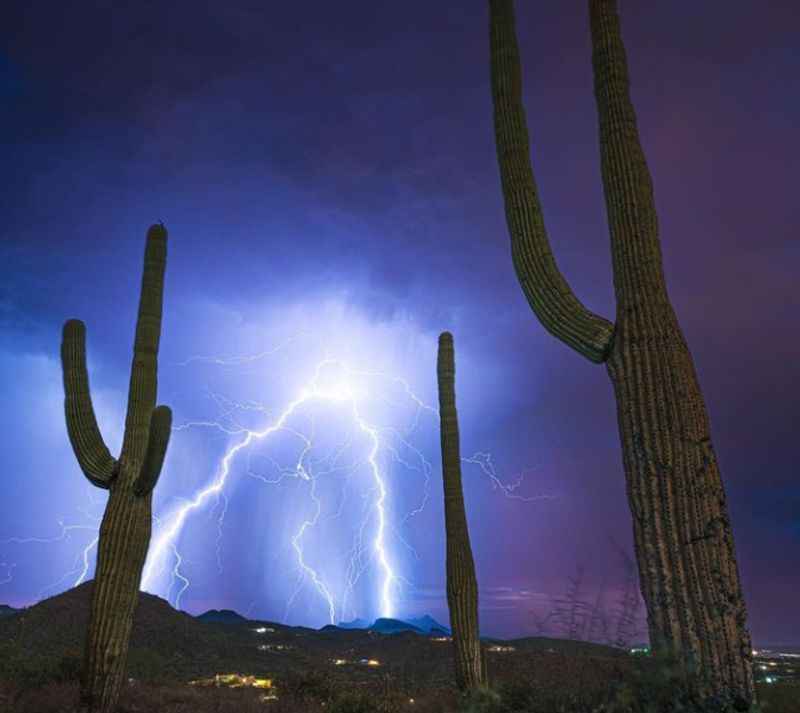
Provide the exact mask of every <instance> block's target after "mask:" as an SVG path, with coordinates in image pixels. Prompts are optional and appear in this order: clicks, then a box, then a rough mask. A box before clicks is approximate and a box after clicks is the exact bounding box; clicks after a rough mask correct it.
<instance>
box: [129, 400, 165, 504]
mask: <svg viewBox="0 0 800 713" xmlns="http://www.w3.org/2000/svg"><path fill="white" fill-rule="evenodd" d="M171 431H172V411H171V410H170V408H169V406H156V408H154V409H153V415H152V416H151V418H150V436H149V438H148V440H147V452H146V453H145V456H144V462H143V463H142V470H141V471H140V472H139V477H138V478H137V479H136V482H135V483H134V484H133V492H134V493H135V494H136V495H140V496H144V495H149V494H150V493H151V492H153V488H155V487H156V483H157V482H158V476H159V475H161V467H162V466H163V465H164V456H166V454H167V445H168V444H169V436H170V433H171Z"/></svg>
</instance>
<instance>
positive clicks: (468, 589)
mask: <svg viewBox="0 0 800 713" xmlns="http://www.w3.org/2000/svg"><path fill="white" fill-rule="evenodd" d="M455 371H456V367H455V353H454V349H453V336H452V335H451V334H449V333H448V332H444V333H442V334H441V336H440V337H439V357H438V364H437V374H438V378H439V418H440V422H441V434H440V435H441V441H442V476H443V481H444V520H445V531H446V534H447V605H448V608H449V610H450V628H451V630H452V632H453V650H454V654H455V667H456V684H457V685H458V687H459V688H460V689H462V690H470V689H474V688H479V687H480V686H482V685H483V684H484V678H485V676H484V669H483V661H482V658H481V642H480V637H479V633H478V581H477V578H476V577H475V563H474V561H473V559H472V547H471V546H470V542H469V529H468V527H467V513H466V509H465V507H464V492H463V489H462V487H461V454H460V446H459V437H458V414H457V413H456V393H455Z"/></svg>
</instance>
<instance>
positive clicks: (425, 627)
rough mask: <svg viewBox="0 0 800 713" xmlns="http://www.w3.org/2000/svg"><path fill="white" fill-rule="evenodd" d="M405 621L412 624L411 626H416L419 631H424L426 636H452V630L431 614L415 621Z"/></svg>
mask: <svg viewBox="0 0 800 713" xmlns="http://www.w3.org/2000/svg"><path fill="white" fill-rule="evenodd" d="M405 621H406V622H407V623H409V624H411V626H415V627H416V628H417V629H420V630H422V631H424V632H425V633H426V634H441V635H443V636H446V635H449V634H450V629H448V628H447V627H446V626H444V625H443V624H440V623H439V622H438V621H436V619H434V618H433V617H432V616H431V615H430V614H425V615H424V616H420V617H417V618H415V619H405Z"/></svg>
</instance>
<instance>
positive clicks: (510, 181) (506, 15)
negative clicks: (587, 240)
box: [489, 0, 614, 363]
mask: <svg viewBox="0 0 800 713" xmlns="http://www.w3.org/2000/svg"><path fill="white" fill-rule="evenodd" d="M489 6H490V16H491V26H490V36H491V73H492V100H493V103H494V130H495V139H496V143H497V161H498V164H499V167H500V177H501V181H502V186H503V196H504V199H505V212H506V222H507V224H508V231H509V234H510V236H511V256H512V260H513V262H514V269H515V270H516V273H517V277H518V279H519V282H520V285H521V287H522V291H523V292H524V294H525V297H526V298H527V300H528V303H529V304H530V306H531V309H533V311H534V313H535V314H536V316H537V317H538V319H539V321H540V322H541V323H542V326H544V328H545V329H547V331H549V332H550V333H551V334H553V335H554V336H555V337H557V338H558V339H560V340H561V341H562V342H564V343H565V344H567V345H568V346H570V347H572V348H573V349H575V350H576V351H577V352H578V353H580V354H582V355H583V356H585V357H586V358H587V359H589V360H590V361H593V362H596V363H601V362H603V361H605V359H606V356H607V355H608V352H609V349H610V346H611V342H612V338H613V333H614V325H613V324H612V323H611V322H609V321H608V320H606V319H604V318H603V317H600V316H598V315H596V314H594V313H593V312H591V311H589V310H588V309H587V308H586V307H584V305H583V304H582V303H581V302H580V300H579V299H578V298H577V297H576V296H575V294H574V293H573V292H572V289H571V288H570V286H569V284H568V283H567V281H566V279H565V278H564V276H563V275H562V274H561V272H560V271H559V269H558V266H557V265H556V262H555V258H554V257H553V253H552V250H551V248H550V242H549V239H548V236H547V230H546V229H545V225H544V217H543V215H542V207H541V204H540V202H539V194H538V191H537V187H536V180H535V178H534V176H533V170H532V168H531V160H530V139H529V137H528V129H527V125H526V120H525V109H524V107H523V105H522V72H521V69H520V59H519V47H518V46H517V38H516V33H515V29H514V7H513V1H512V0H490V2H489Z"/></svg>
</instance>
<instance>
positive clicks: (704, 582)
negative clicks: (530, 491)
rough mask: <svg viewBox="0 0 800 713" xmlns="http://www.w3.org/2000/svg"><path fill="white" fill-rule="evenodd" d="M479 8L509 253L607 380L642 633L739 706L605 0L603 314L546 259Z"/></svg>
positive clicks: (697, 414)
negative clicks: (609, 292) (608, 269)
mask: <svg viewBox="0 0 800 713" xmlns="http://www.w3.org/2000/svg"><path fill="white" fill-rule="evenodd" d="M490 11H491V59H492V94H493V100H494V117H495V136H496V141H497V156H498V163H499V166H500V173H501V178H502V186H503V195H504V198H505V206H506V218H507V221H508V228H509V232H510V235H511V246H512V256H513V261H514V266H515V269H516V272H517V275H518V277H519V281H520V284H521V286H522V289H523V291H524V293H525V295H526V297H527V298H528V301H529V303H530V305H531V307H532V309H533V311H534V312H535V314H536V315H537V317H538V318H539V320H540V321H541V322H542V324H543V325H544V327H545V328H546V329H548V331H550V332H551V333H552V334H554V335H555V336H556V337H558V338H559V339H561V340H562V341H563V342H565V343H566V344H568V345H569V346H571V347H573V348H574V349H575V350H576V351H578V352H579V353H580V354H582V355H583V356H585V357H587V358H588V359H590V360H591V361H594V362H597V363H605V364H606V368H607V370H608V374H609V376H610V378H611V381H612V384H613V386H614V392H615V395H616V402H617V415H618V422H619V432H620V439H621V442H622V454H623V464H624V469H625V476H626V481H627V493H628V502H629V504H630V509H631V513H632V515H633V531H634V542H635V548H636V557H637V561H638V565H639V578H640V584H641V589H642V594H643V596H644V600H645V603H646V605H647V614H648V624H649V629H650V639H651V643H652V644H653V646H654V647H655V649H656V650H658V651H662V652H669V653H671V654H673V655H677V656H678V658H679V659H680V660H681V661H683V664H684V667H685V671H686V673H687V681H689V682H690V684H691V685H692V687H693V689H694V691H695V693H696V694H697V697H698V698H699V699H701V700H704V701H709V700H714V701H718V702H719V703H720V704H723V703H734V704H736V705H738V706H746V705H747V704H749V703H750V702H751V701H752V700H753V699H754V689H753V673H752V650H751V644H750V635H749V633H748V630H747V621H746V619H747V615H746V610H745V603H744V599H743V597H742V590H741V586H740V583H739V574H738V568H737V564H736V556H735V552H734V544H733V533H732V531H731V524H730V519H729V517H728V510H727V506H726V503H725V493H724V490H723V486H722V481H721V478H720V473H719V468H718V465H717V460H716V457H715V455H714V449H713V447H712V445H711V434H710V427H709V421H708V415H707V412H706V407H705V403H704V401H703V396H702V393H701V391H700V387H699V385H698V382H697V376H696V373H695V369H694V365H693V363H692V357H691V354H690V353H689V349H688V347H687V345H686V341H685V339H684V337H683V334H682V332H681V330H680V327H679V325H678V321H677V318H676V316H675V313H674V311H673V308H672V306H671V304H670V301H669V298H668V295H667V288H666V283H665V280H664V274H663V270H662V262H661V248H660V243H659V236H658V220H657V217H656V211H655V205H654V200H653V188H652V182H651V178H650V173H649V171H648V168H647V163H646V161H645V157H644V153H643V151H642V147H641V144H640V141H639V134H638V129H637V126H636V116H635V114H634V110H633V106H632V104H631V101H630V96H629V81H628V69H627V62H626V56H625V50H624V47H623V44H622V40H621V36H620V28H619V18H618V16H617V10H616V3H615V2H614V0H589V11H590V18H591V35H592V45H593V65H594V77H595V97H596V101H597V107H598V113H599V119H600V150H601V161H602V176H603V187H604V190H605V199H606V208H607V214H608V219H609V225H610V232H611V251H612V257H613V269H614V289H615V295H616V303H617V310H616V312H617V313H616V321H615V324H611V323H610V322H609V321H607V320H605V319H603V318H602V317H599V316H597V315H595V314H593V313H591V312H590V311H589V310H587V309H586V308H585V307H584V306H583V305H582V304H581V303H580V301H579V300H578V299H577V298H576V297H575V295H574V294H573V292H572V290H571V289H570V287H569V285H568V284H567V282H566V280H565V279H564V277H563V276H562V275H561V273H560V272H559V270H558V268H557V266H556V264H555V261H554V259H553V256H552V252H551V249H550V244H549V240H548V237H547V233H546V231H545V227H544V221H543V218H542V210H541V206H540V204H539V198H538V193H537V189H536V183H535V181H534V177H533V172H532V169H531V163H530V156H529V139H528V132H527V127H526V121H525V114H524V109H523V106H522V99H521V72H520V60H519V50H518V47H517V41H516V37H515V29H514V15H513V2H512V0H490ZM690 673H695V674H697V675H696V676H692V675H688V674H690Z"/></svg>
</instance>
